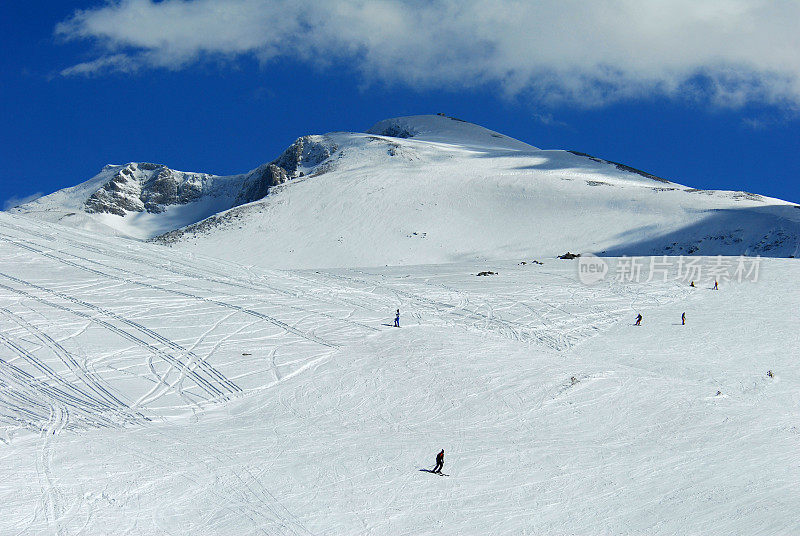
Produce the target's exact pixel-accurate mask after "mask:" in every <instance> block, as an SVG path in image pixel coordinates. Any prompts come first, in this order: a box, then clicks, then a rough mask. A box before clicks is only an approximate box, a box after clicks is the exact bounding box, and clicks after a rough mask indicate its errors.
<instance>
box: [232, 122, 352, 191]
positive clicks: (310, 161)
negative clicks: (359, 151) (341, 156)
mask: <svg viewBox="0 0 800 536" xmlns="http://www.w3.org/2000/svg"><path fill="white" fill-rule="evenodd" d="M336 150H337V147H336V145H335V144H334V143H333V142H332V141H331V140H330V139H329V138H327V137H325V136H303V137H302V138H297V139H296V140H295V142H294V143H293V144H291V145H290V146H289V148H288V149H286V150H285V151H284V152H283V154H281V155H280V156H279V157H278V158H276V159H275V160H273V161H272V162H270V163H269V164H264V165H263V166H260V167H258V168H256V169H254V170H253V171H251V172H250V173H248V174H247V176H246V177H245V180H244V183H243V185H242V189H241V192H239V195H238V196H237V197H236V205H241V204H244V203H252V202H253V201H258V200H259V199H262V198H264V197H266V195H267V194H268V193H269V190H270V188H272V187H273V186H278V185H279V184H283V183H284V182H286V181H288V180H291V179H295V178H298V177H302V176H303V175H304V174H305V173H307V172H309V171H311V170H312V168H315V167H317V166H319V165H320V164H322V163H323V162H325V161H326V160H327V159H329V158H330V157H331V155H332V154H333V153H334V152H336ZM326 169H327V168H326ZM304 170H305V171H304Z"/></svg>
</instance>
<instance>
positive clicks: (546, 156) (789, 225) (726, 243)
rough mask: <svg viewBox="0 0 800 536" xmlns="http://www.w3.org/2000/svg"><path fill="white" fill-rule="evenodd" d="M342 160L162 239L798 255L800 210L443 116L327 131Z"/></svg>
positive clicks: (348, 255) (313, 247) (247, 257)
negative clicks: (355, 131)
mask: <svg viewBox="0 0 800 536" xmlns="http://www.w3.org/2000/svg"><path fill="white" fill-rule="evenodd" d="M328 136H329V138H330V139H331V140H333V142H334V143H335V145H336V146H337V147H338V150H337V152H335V153H334V155H333V156H332V158H331V160H330V161H329V162H328V165H329V166H330V167H329V172H328V173H325V174H324V175H320V176H317V177H314V178H313V179H307V180H295V181H292V182H288V183H286V184H284V185H281V186H280V187H278V188H275V189H274V190H273V191H272V193H271V194H270V195H269V196H268V197H266V198H264V199H262V200H261V201H258V202H256V203H252V204H249V205H245V206H241V207H237V208H235V209H233V210H231V211H228V212H225V213H223V214H220V215H216V216H213V217H211V218H209V219H208V220H205V221H203V222H201V223H199V224H196V225H193V226H189V227H188V228H186V229H181V230H179V231H176V232H173V233H168V234H166V235H165V236H163V237H160V238H158V239H157V241H158V242H160V243H165V244H169V245H172V246H173V247H175V248H178V249H181V250H183V251H194V252H202V253H205V254H208V255H214V254H215V252H217V251H220V250H221V246H222V245H223V244H224V245H225V247H224V250H225V252H226V254H227V255H229V257H228V258H229V259H230V260H236V261H240V262H244V263H249V264H258V265H261V266H265V267H320V266H321V267H325V266H374V265H384V264H389V265H404V264H421V263H442V262H458V261H461V260H474V259H511V258H518V259H522V258H525V257H527V256H529V255H538V256H544V257H552V256H555V255H559V254H562V253H565V252H566V251H568V250H569V251H573V252H575V251H577V252H582V251H593V252H597V253H600V254H605V255H635V254H639V255H641V254H651V255H654V254H671V255H680V254H694V255H699V254H705V255H717V254H727V255H738V254H748V255H765V256H776V257H781V256H783V257H788V256H791V255H797V254H798V247H799V246H800V210H798V207H797V206H796V205H794V204H791V203H786V202H784V201H780V200H776V199H770V198H766V197H762V196H759V195H755V194H748V193H745V192H722V191H702V190H696V189H692V188H688V187H685V186H682V185H679V184H676V183H672V182H669V181H667V180H665V179H662V178H659V177H655V176H653V175H650V174H648V173H644V172H641V171H639V170H635V169H633V168H630V167H628V166H625V165H622V164H617V163H613V162H607V161H604V160H600V159H597V158H594V157H591V156H589V155H584V154H582V153H575V152H569V151H550V150H547V151H545V150H539V149H536V148H535V147H532V146H529V145H526V144H524V143H522V142H519V141H517V140H512V139H509V138H507V137H505V136H502V135H500V134H497V133H493V132H491V131H488V130H485V129H483V128H481V127H477V126H475V125H471V124H469V123H464V122H461V121H457V120H452V119H448V118H443V117H438V116H421V117H408V118H399V119H393V120H387V121H383V122H381V123H378V124H377V125H376V126H375V127H373V128H372V129H370V130H369V132H368V133H365V134H353V133H333V134H329V135H328Z"/></svg>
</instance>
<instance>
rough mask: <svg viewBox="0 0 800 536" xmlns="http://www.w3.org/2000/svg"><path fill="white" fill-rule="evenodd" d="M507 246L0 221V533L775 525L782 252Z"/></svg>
mask: <svg viewBox="0 0 800 536" xmlns="http://www.w3.org/2000/svg"><path fill="white" fill-rule="evenodd" d="M518 260H527V261H530V260H531V259H529V258H524V259H518ZM518 260H515V261H504V262H499V261H498V262H490V263H475V262H471V263H466V262H465V263H459V264H447V265H427V266H406V267H384V268H364V269H356V268H339V269H326V270H291V271H265V270H262V269H258V268H255V267H245V266H238V265H234V264H231V263H225V262H222V261H219V260H213V259H208V258H203V257H200V256H194V255H183V254H180V253H179V252H176V251H172V250H165V249H163V248H158V247H155V246H149V245H147V244H140V243H137V242H132V241H131V242H128V241H123V240H118V239H116V240H115V239H103V238H98V237H96V236H93V235H91V234H88V233H81V232H77V231H70V230H66V229H63V228H59V227H54V226H48V225H44V224H39V223H35V222H33V221H29V220H26V219H24V218H20V217H11V216H9V215H6V214H0V285H1V286H0V335H2V339H0V343H2V344H0V359H2V360H3V361H2V362H0V381H2V390H0V393H1V394H0V437H1V438H2V439H3V445H0V473H1V474H3V476H4V478H3V479H2V480H1V481H0V501H2V504H3V505H4V507H3V513H4V515H3V516H0V533H3V534H6V533H9V534H15V533H22V534H25V533H34V534H35V533H57V534H71V533H83V534H154V533H167V534H198V533H202V534H376V535H377V534H453V535H455V534H542V533H559V534H576V533H579V534H586V533H590V534H611V533H613V534H619V533H626V534H673V533H684V534H687V533H688V534H699V533H702V534H778V533H781V534H785V533H793V532H797V531H799V530H800V525H799V524H798V522H797V520H796V518H795V516H794V512H796V511H797V510H798V506H800V492H798V491H797V489H796V483H797V482H798V477H800V458H798V456H797V454H796V453H797V446H798V441H800V424H798V409H797V408H798V402H800V399H799V398H800V396H799V395H798V394H797V393H798V389H797V388H798V384H800V366H799V365H798V364H797V353H796V352H795V351H794V350H793V349H794V348H796V347H797V338H798V335H797V333H796V329H795V325H794V323H793V322H792V318H793V317H794V315H796V312H797V311H798V309H800V294H798V293H797V292H796V291H795V289H794V286H793V283H792V282H793V281H794V279H795V278H796V277H797V275H798V268H797V265H796V264H795V262H794V261H790V260H765V261H763V265H762V267H761V277H760V279H759V281H758V282H745V283H741V284H732V285H727V284H723V285H722V286H721V290H720V291H718V292H714V291H711V290H709V289H708V285H705V284H701V285H699V286H698V288H696V289H690V288H689V287H687V286H686V285H685V284H682V283H676V282H669V281H668V282H652V283H648V284H621V283H617V282H615V281H613V280H609V281H607V282H604V283H601V284H598V285H596V286H585V285H582V284H580V283H579V282H578V281H577V273H576V266H575V264H574V261H560V260H555V259H548V258H541V259H539V260H542V261H543V262H544V265H543V266H538V265H531V264H528V265H525V266H520V265H518V264H517V262H518ZM487 269H491V270H493V271H496V272H499V275H496V276H489V277H476V276H475V274H476V273H477V272H478V271H481V270H487ZM396 307H399V308H400V310H401V325H402V328H401V329H394V328H391V327H390V326H389V325H390V324H391V322H392V320H393V312H394V309H395V308H396ZM683 311H686V313H687V325H686V326H680V325H679V324H680V314H681V312H683ZM637 312H641V313H642V314H643V316H644V320H643V322H642V326H641V327H634V326H632V323H633V319H634V317H635V315H636V313H637ZM245 354H249V355H245ZM767 370H772V371H773V373H774V377H773V378H769V377H767V375H766V372H767ZM572 377H574V378H575V381H573V380H572ZM717 391H720V393H721V394H720V395H719V396H717V395H716V392H717ZM115 400H116V401H115ZM441 448H444V449H445V468H444V471H445V473H448V474H449V475H451V476H449V477H446V478H443V477H438V476H436V475H430V474H428V473H424V472H421V471H420V469H423V468H428V469H429V468H431V467H432V466H433V461H434V456H435V454H436V452H438V451H439V449H441Z"/></svg>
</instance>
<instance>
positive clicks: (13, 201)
mask: <svg viewBox="0 0 800 536" xmlns="http://www.w3.org/2000/svg"><path fill="white" fill-rule="evenodd" d="M43 195H44V193H42V192H36V193H35V194H31V195H26V196H23V197H16V196H14V197H11V198H9V199H6V200H5V202H4V203H3V210H8V209H10V208H14V207H17V206H19V205H24V204H25V203H30V202H31V201H35V200H37V199H39V198H40V197H42V196H43Z"/></svg>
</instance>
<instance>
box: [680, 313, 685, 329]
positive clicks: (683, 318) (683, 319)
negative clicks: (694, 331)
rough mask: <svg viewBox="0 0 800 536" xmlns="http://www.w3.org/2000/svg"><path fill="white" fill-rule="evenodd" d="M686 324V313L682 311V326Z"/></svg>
mask: <svg viewBox="0 0 800 536" xmlns="http://www.w3.org/2000/svg"><path fill="white" fill-rule="evenodd" d="M685 325H686V313H681V326H685Z"/></svg>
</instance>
